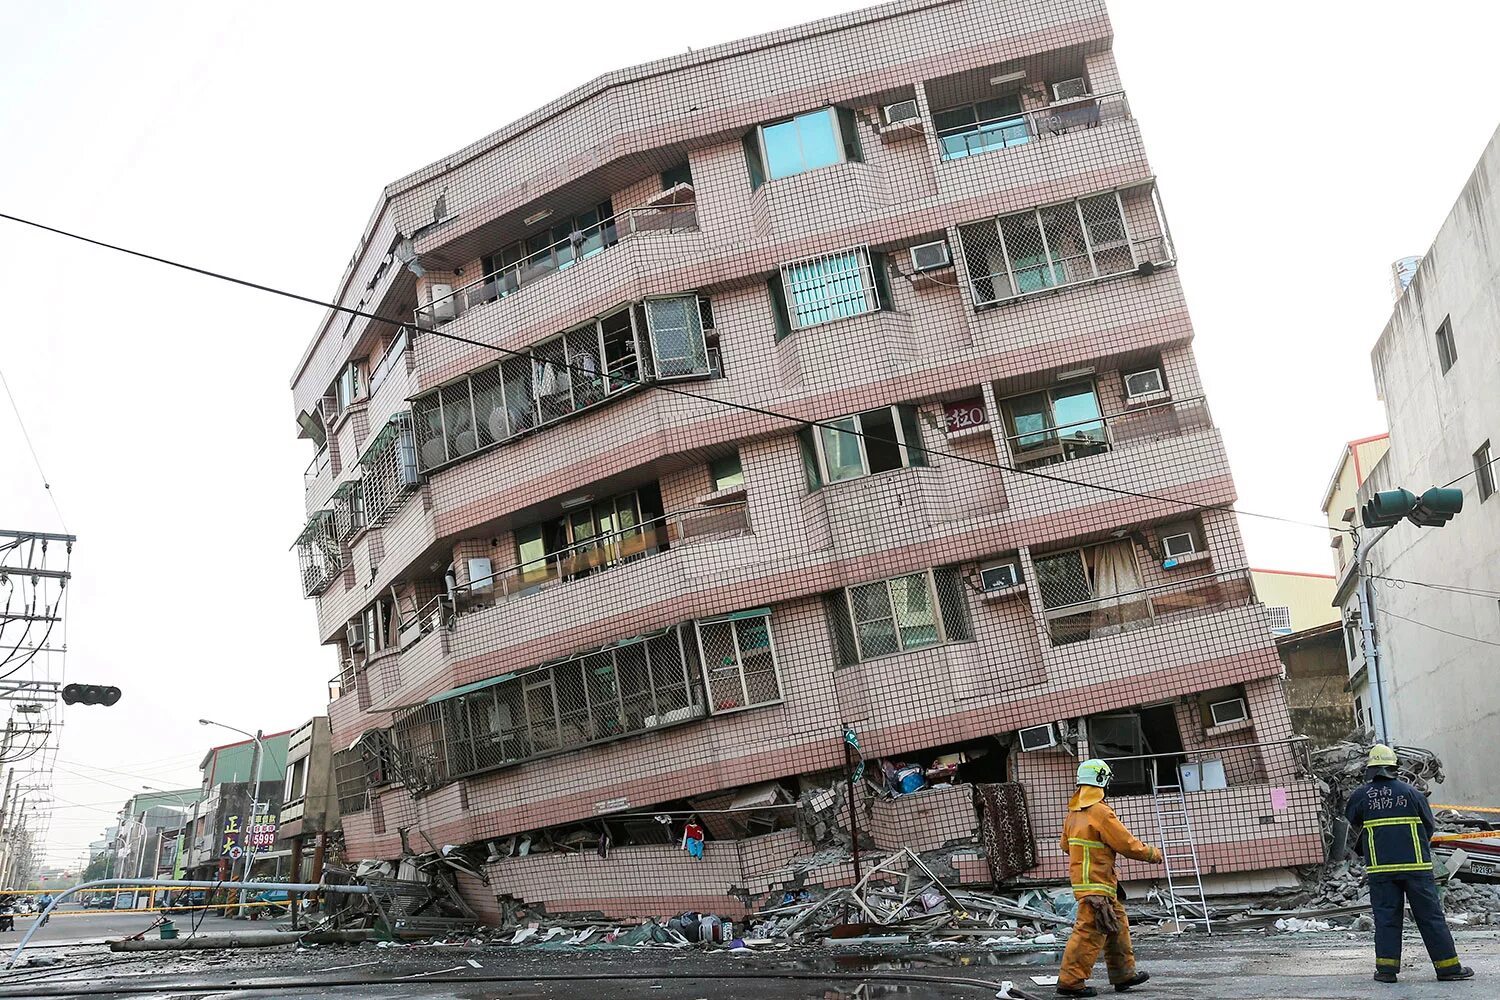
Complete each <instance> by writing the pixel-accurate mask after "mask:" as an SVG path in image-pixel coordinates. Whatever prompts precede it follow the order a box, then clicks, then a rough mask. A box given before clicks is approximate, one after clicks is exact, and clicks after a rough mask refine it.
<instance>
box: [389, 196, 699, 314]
mask: <svg viewBox="0 0 1500 1000" xmlns="http://www.w3.org/2000/svg"><path fill="white" fill-rule="evenodd" d="M697 231H698V206H697V205H696V204H693V203H688V204H680V205H660V206H646V207H642V208H633V209H629V210H627V211H624V212H620V213H617V214H616V215H615V216H614V217H612V218H609V219H605V220H604V221H602V222H600V223H598V224H596V225H593V226H590V227H588V228H587V229H582V230H577V231H575V232H573V233H571V234H570V235H569V236H568V238H567V239H565V240H559V241H558V242H556V243H554V244H552V245H551V246H548V247H544V248H543V249H541V250H538V251H537V252H535V253H533V254H531V255H530V256H528V257H526V258H525V259H524V260H521V261H518V262H517V263H515V264H510V265H507V266H506V267H504V268H501V269H500V270H497V271H494V272H492V273H490V274H486V275H485V276H483V277H482V278H479V279H478V280H477V281H472V282H470V283H469V284H467V285H464V286H462V287H460V288H457V289H454V290H452V291H449V292H444V293H443V294H441V295H438V294H436V292H437V291H438V289H440V288H442V287H443V286H434V297H433V299H432V301H431V302H429V303H428V304H427V305H425V306H419V307H418V308H417V310H416V314H415V316H416V325H417V328H418V329H422V330H431V329H435V328H436V327H439V326H442V325H443V324H444V323H448V322H450V321H452V320H455V319H458V318H459V317H460V316H462V315H463V314H464V313H466V312H468V311H469V310H471V309H476V308H478V307H479V306H482V305H485V304H487V303H490V302H495V301H497V300H499V299H503V298H506V297H508V296H511V295H514V294H516V293H517V292H519V291H520V290H521V289H522V288H525V287H527V286H529V285H532V284H534V283H536V282H537V281H540V280H542V279H543V278H546V277H548V276H549V275H552V274H557V273H559V272H561V271H567V270H570V269H572V268H574V267H578V266H581V265H582V264H583V263H584V262H585V261H587V260H589V259H591V258H593V257H596V256H598V255H600V254H603V253H605V252H606V251H608V250H609V249H610V248H612V247H614V246H617V245H618V244H620V243H621V242H624V241H626V240H629V239H631V238H633V237H637V236H641V235H644V234H652V233H689V232H697Z"/></svg>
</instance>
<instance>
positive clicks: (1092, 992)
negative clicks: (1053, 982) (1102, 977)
mask: <svg viewBox="0 0 1500 1000" xmlns="http://www.w3.org/2000/svg"><path fill="white" fill-rule="evenodd" d="M1057 995H1058V996H1060V997H1096V996H1098V995H1099V991H1098V990H1096V989H1094V988H1093V987H1092V986H1059V987H1058V988H1057Z"/></svg>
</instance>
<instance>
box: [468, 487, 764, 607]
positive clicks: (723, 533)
mask: <svg viewBox="0 0 1500 1000" xmlns="http://www.w3.org/2000/svg"><path fill="white" fill-rule="evenodd" d="M749 531H750V520H749V517H748V516H747V513H746V505H745V502H744V501H740V502H738V503H728V504H721V505H718V506H714V507H702V508H697V509H694V510H687V511H678V512H676V513H672V514H666V515H664V516H662V517H658V518H654V519H652V520H650V521H643V522H641V523H640V524H638V525H635V526H634V527H631V528H627V529H625V530H623V531H617V532H614V533H612V534H608V535H597V536H595V537H593V538H590V539H589V540H588V541H586V542H581V543H579V544H577V545H573V546H570V547H568V548H566V549H561V550H559V551H557V552H549V553H548V554H547V555H546V556H544V557H543V558H541V559H537V560H534V561H531V562H526V563H520V564H518V565H515V566H511V567H508V568H506V569H502V570H499V571H497V572H495V573H493V574H491V575H490V576H489V577H486V578H484V579H480V580H470V581H469V584H468V586H466V587H461V588H459V589H458V590H457V591H456V595H455V600H456V603H457V607H458V610H460V611H465V610H469V609H473V608H485V607H491V606H493V605H496V604H503V603H504V602H506V601H509V600H511V599H512V598H515V597H524V596H527V595H529V594H535V593H537V592H539V591H541V590H543V589H545V588H548V587H552V586H556V585H557V584H560V583H567V582H569V581H572V580H578V579H582V578H583V577H585V576H590V575H592V574H594V573H598V572H601V571H603V570H606V569H609V568H610V567H613V566H618V565H620V564H622V563H627V562H634V561H636V560H638V559H645V558H648V557H650V556H653V555H656V554H657V553H659V552H663V551H665V550H666V549H668V548H669V547H671V546H681V545H691V544H694V543H697V542H704V541H715V540H718V539H721V538H734V537H738V536H740V535H745V534H748V533H749Z"/></svg>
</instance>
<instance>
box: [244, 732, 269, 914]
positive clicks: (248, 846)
mask: <svg viewBox="0 0 1500 1000" xmlns="http://www.w3.org/2000/svg"><path fill="white" fill-rule="evenodd" d="M262 735H263V734H262V733H261V731H260V730H259V729H257V730H256V731H255V750H254V751H253V752H252V753H251V755H250V822H249V824H248V825H247V826H246V828H245V832H244V833H243V834H242V835H241V836H243V837H244V840H245V862H244V863H245V869H244V871H243V872H242V873H241V875H240V881H241V882H248V881H250V869H251V866H252V865H253V864H254V863H255V819H256V817H257V816H258V815H259V814H260V760H261V754H262V753H263V750H262V748H261V742H260V739H261V736H262ZM267 808H268V809H269V808H270V806H269V805H267ZM249 912H250V908H249V907H248V906H247V905H246V898H245V893H244V892H243V891H241V892H240V910H239V914H240V916H242V917H243V916H246V915H247V914H248V913H249Z"/></svg>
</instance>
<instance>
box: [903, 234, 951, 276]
mask: <svg viewBox="0 0 1500 1000" xmlns="http://www.w3.org/2000/svg"><path fill="white" fill-rule="evenodd" d="M951 263H953V259H952V258H951V257H950V256H948V244H947V243H946V242H945V241H943V240H938V241H937V242H935V243H922V244H919V245H917V246H914V247H912V248H911V269H912V270H913V271H917V272H918V273H920V272H922V271H936V270H937V269H938V268H940V267H947V266H948V265H949V264H951Z"/></svg>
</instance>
